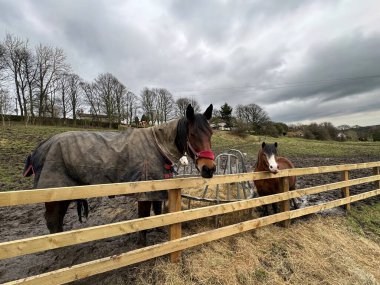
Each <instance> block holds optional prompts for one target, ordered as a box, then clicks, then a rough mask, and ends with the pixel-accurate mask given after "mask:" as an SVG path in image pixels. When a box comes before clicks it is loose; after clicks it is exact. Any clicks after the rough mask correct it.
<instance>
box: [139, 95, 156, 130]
mask: <svg viewBox="0 0 380 285" xmlns="http://www.w3.org/2000/svg"><path fill="white" fill-rule="evenodd" d="M156 100H157V94H156V93H155V92H153V91H152V90H150V89H149V88H144V89H143V91H142V92H141V94H140V103H141V109H142V111H143V113H144V114H145V116H147V117H148V121H151V122H152V124H154V123H155V121H156V117H157V116H156V112H157V109H156V105H157V104H156Z"/></svg>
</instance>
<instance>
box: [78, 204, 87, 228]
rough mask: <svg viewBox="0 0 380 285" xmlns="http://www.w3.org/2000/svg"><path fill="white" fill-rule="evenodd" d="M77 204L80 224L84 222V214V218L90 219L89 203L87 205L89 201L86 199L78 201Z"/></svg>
mask: <svg viewBox="0 0 380 285" xmlns="http://www.w3.org/2000/svg"><path fill="white" fill-rule="evenodd" d="M76 202H77V212H78V218H79V222H81V223H82V222H83V221H82V213H83V217H85V218H86V220H87V218H88V203H87V200H85V199H78V200H76Z"/></svg>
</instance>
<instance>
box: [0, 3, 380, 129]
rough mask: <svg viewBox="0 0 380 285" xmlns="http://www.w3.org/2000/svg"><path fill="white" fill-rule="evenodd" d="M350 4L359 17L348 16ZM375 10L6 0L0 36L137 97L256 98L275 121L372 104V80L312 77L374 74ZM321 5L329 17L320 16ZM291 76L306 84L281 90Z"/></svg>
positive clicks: (379, 53) (378, 70)
mask: <svg viewBox="0 0 380 285" xmlns="http://www.w3.org/2000/svg"><path fill="white" fill-rule="evenodd" d="M355 5H356V6H355ZM358 5H359V6H360V7H359V8H361V9H365V11H366V13H363V16H362V18H360V19H359V18H358V19H352V17H351V15H352V13H353V12H354V9H357V6H358ZM376 6H378V5H377V2H375V1H374V2H371V1H369V2H368V3H366V4H363V3H362V4H361V2H360V3H359V2H355V3H354V4H352V5H347V4H345V2H344V1H324V0H315V1H274V0H269V1H253V2H251V1H240V0H239V1H200V0H197V1H165V2H156V1H136V2H123V1H89V0H86V1H61V2H52V1H47V0H44V1H33V2H32V1H30V2H18V1H10V0H9V1H1V2H0V10H1V11H7V13H6V14H4V15H2V16H1V17H0V34H3V35H4V34H5V32H7V31H8V32H12V33H14V34H16V35H19V36H20V37H28V38H29V39H30V41H31V43H33V44H36V43H39V42H42V43H44V44H51V45H55V46H58V47H61V48H63V49H64V50H65V52H66V54H67V56H68V61H69V62H70V63H71V65H72V66H73V70H74V71H75V72H77V73H78V74H79V75H80V76H82V77H83V78H85V79H86V80H92V79H93V78H94V77H95V76H96V75H97V74H99V73H100V72H111V73H113V74H114V75H115V76H116V77H118V78H119V79H120V80H121V81H122V82H124V83H125V84H126V85H127V86H128V87H129V88H131V89H132V91H134V92H135V93H139V92H140V90H141V89H142V88H143V87H145V86H149V87H165V88H168V89H169V90H171V91H172V92H173V94H174V95H175V96H177V97H179V96H189V97H192V98H194V99H197V100H198V101H199V102H200V103H201V105H202V107H206V106H208V104H209V103H211V102H212V103H214V105H215V106H216V107H218V106H220V105H222V104H223V103H224V102H227V103H229V104H230V105H232V106H236V105H237V104H249V103H257V104H259V105H261V106H262V107H264V109H266V110H268V111H269V115H270V116H271V117H272V118H273V119H275V120H277V121H285V122H290V121H297V120H304V119H313V118H315V119H317V118H321V117H328V116H331V117H332V116H334V115H336V114H342V115H344V114H351V113H352V112H363V111H366V110H373V109H374V108H378V107H379V102H378V100H377V99H376V97H375V96H373V95H368V94H373V92H374V90H379V89H380V80H379V79H376V78H368V79H365V80H364V79H362V80H346V81H331V82H329V81H324V82H320V83H316V82H315V81H319V80H326V79H334V78H344V77H361V76H366V75H373V74H380V67H379V64H378V63H379V59H380V49H379V48H378V47H379V46H380V34H378V33H376V32H374V31H376V30H377V24H376V25H372V26H371V25H370V24H368V23H370V20H371V19H376V17H377V18H379V16H376V12H375V11H377V10H376V9H377V8H378V7H376ZM363 7H364V8H363ZM320 11H323V13H327V14H329V13H330V14H329V16H331V17H330V18H329V17H326V19H324V18H319V17H320V16H321V15H324V14H321V13H322V12H320ZM335 11H337V12H336V15H335ZM342 11H343V12H342ZM339 13H340V14H339ZM335 16H336V17H335ZM339 17H340V18H339ZM335 18H339V19H340V21H341V22H334V21H335ZM363 19H364V20H363ZM379 20H380V18H379ZM329 21H330V22H329ZM325 22H326V23H327V24H326V23H325ZM374 22H375V23H378V21H377V22H376V21H374ZM375 26H376V27H375ZM300 58H301V60H300ZM294 59H295V60H300V62H294ZM297 82H301V83H302V82H303V83H304V85H300V84H298V85H297V86H293V87H291V86H289V83H297ZM285 85H287V86H285ZM358 98H359V99H358ZM339 100H340V101H341V102H343V101H344V104H339ZM276 103H277V104H280V105H281V108H279V109H276V107H277V106H280V105H276ZM287 106H288V107H287ZM295 110H296V111H295Z"/></svg>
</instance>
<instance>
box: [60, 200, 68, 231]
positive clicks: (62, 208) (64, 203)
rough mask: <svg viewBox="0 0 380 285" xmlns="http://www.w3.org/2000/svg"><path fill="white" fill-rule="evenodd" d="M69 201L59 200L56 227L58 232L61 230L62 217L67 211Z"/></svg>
mask: <svg viewBox="0 0 380 285" xmlns="http://www.w3.org/2000/svg"><path fill="white" fill-rule="evenodd" d="M70 202H71V201H61V202H59V213H58V215H59V219H58V229H59V231H60V232H63V219H64V218H65V215H66V213H67V209H68V208H69V205H70Z"/></svg>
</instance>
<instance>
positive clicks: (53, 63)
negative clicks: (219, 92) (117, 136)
mask: <svg viewBox="0 0 380 285" xmlns="http://www.w3.org/2000/svg"><path fill="white" fill-rule="evenodd" d="M11 91H12V92H11ZM11 93H14V95H13V94H12V95H13V96H11V95H10V94H11ZM190 103H191V104H192V105H193V106H194V107H195V110H196V111H199V110H200V107H199V104H198V102H196V101H195V100H193V99H190V98H186V97H184V98H178V99H177V100H175V99H174V97H173V95H172V94H171V93H170V92H169V91H168V90H167V89H165V88H144V89H143V90H142V91H141V93H140V94H139V95H136V94H134V93H133V92H132V91H131V90H129V89H128V88H127V87H126V86H125V85H124V84H123V83H122V82H121V81H120V80H119V79H118V78H116V77H115V76H114V75H113V74H111V73H102V74H99V75H98V76H97V77H96V78H95V79H94V80H93V81H92V82H86V81H85V80H83V79H82V78H81V77H80V76H79V75H78V74H76V73H75V72H74V71H73V70H72V67H71V66H70V64H69V63H68V62H67V58H66V55H65V53H64V51H63V49H61V48H58V47H53V46H48V45H43V44H38V45H37V46H35V47H31V46H30V44H29V41H28V40H25V39H21V38H19V37H17V36H14V35H12V34H6V36H5V38H4V40H3V41H1V42H0V114H1V116H2V119H3V121H4V117H5V114H9V113H15V114H16V115H17V116H21V118H23V120H24V121H25V123H29V122H31V123H34V122H39V123H44V122H45V121H46V120H48V119H54V118H61V119H62V120H63V121H64V122H66V120H67V119H68V118H70V119H72V120H73V122H74V124H75V123H76V121H77V120H78V119H81V118H84V117H86V118H88V117H89V116H90V118H91V121H93V122H100V121H103V122H104V121H106V122H107V123H108V124H109V125H110V126H111V125H112V124H114V123H117V124H120V123H122V122H123V123H126V124H138V123H139V122H140V121H141V118H142V119H144V120H146V121H147V122H149V123H151V124H160V123H163V122H166V121H168V120H170V119H172V118H174V117H178V116H181V115H183V114H184V113H185V110H186V107H187V105H188V104H190ZM141 114H142V117H141V118H140V115H141Z"/></svg>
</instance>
